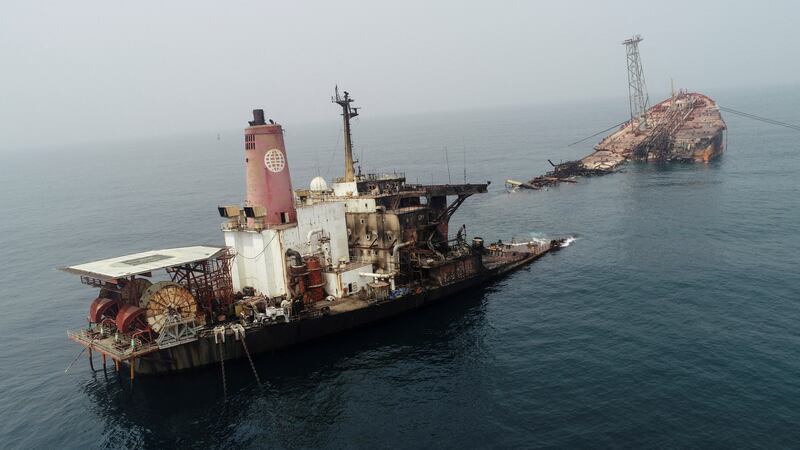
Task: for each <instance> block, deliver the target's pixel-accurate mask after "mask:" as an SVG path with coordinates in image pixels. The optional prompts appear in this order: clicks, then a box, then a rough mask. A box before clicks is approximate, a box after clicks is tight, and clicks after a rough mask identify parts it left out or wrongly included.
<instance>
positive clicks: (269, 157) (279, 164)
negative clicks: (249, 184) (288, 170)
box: [264, 148, 286, 173]
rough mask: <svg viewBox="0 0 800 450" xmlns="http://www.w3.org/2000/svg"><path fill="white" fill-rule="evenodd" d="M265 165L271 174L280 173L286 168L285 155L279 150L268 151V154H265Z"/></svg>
mask: <svg viewBox="0 0 800 450" xmlns="http://www.w3.org/2000/svg"><path fill="white" fill-rule="evenodd" d="M264 165H265V166H267V169H269V171H270V172H275V173H278V172H280V171H282V170H283V168H284V167H286V158H284V157H283V153H281V151H280V150H278V149H277V148H273V149H270V150H267V153H265V154H264Z"/></svg>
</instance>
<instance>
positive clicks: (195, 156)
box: [0, 87, 800, 449]
mask: <svg viewBox="0 0 800 450" xmlns="http://www.w3.org/2000/svg"><path fill="white" fill-rule="evenodd" d="M353 89H356V88H355V87H353ZM355 93H356V96H357V91H356V92H355ZM706 93H707V94H709V95H711V96H712V97H714V98H715V99H716V100H717V101H718V102H719V103H720V104H721V105H724V106H728V107H731V108H736V109H739V110H743V111H747V112H750V113H754V114H759V115H762V116H767V117H771V118H774V119H778V120H782V121H786V122H791V123H800V109H798V108H797V105H798V104H800V89H797V88H794V89H763V90H758V89H749V90H738V91H734V90H730V91H719V92H706ZM357 98H358V97H357ZM320 101H321V102H325V101H326V99H324V98H323V99H320ZM360 103H362V104H363V105H364V106H368V104H367V103H368V100H367V99H361V102H360ZM626 107H627V103H626V100H625V99H624V98H623V99H619V100H615V101H605V102H596V103H586V104H569V105H559V106H553V107H545V106H531V107H519V108H503V109H497V110H490V111H472V112H463V113H438V114H429V115H420V116H414V117H411V116H407V117H397V118H370V117H369V116H368V115H367V114H365V115H363V116H362V117H360V118H359V119H358V120H359V121H358V122H357V123H356V125H355V129H354V133H355V139H354V140H355V144H356V147H357V149H358V150H357V153H361V152H362V151H363V159H362V160H363V165H364V167H365V170H367V169H373V168H374V169H383V170H391V169H396V170H398V171H404V172H406V174H407V177H408V179H409V181H412V182H415V181H420V182H430V181H431V180H433V181H435V182H440V183H441V182H447V180H448V173H447V167H446V165H445V157H444V148H445V147H447V148H448V156H449V160H450V172H451V174H450V178H451V179H452V180H453V182H460V181H462V180H463V177H464V171H463V160H464V159H466V163H467V178H468V179H469V180H470V181H475V182H477V181H485V180H491V181H492V185H491V186H490V192H489V193H488V194H486V195H482V196H477V197H475V198H471V199H470V200H468V201H467V202H466V203H465V204H464V206H463V207H462V208H461V210H460V211H459V213H458V214H457V215H456V216H455V217H454V219H453V221H452V222H451V223H452V224H453V226H454V227H456V226H458V225H460V224H461V223H466V224H467V231H468V235H480V236H484V237H485V238H487V239H491V240H494V239H497V238H503V239H508V238H511V237H517V238H520V239H521V238H526V237H530V236H541V235H557V234H559V235H561V234H568V235H573V236H576V237H577V240H576V241H575V242H573V243H572V245H570V246H569V247H568V248H566V249H564V250H563V251H561V252H558V253H555V254H552V255H548V256H547V257H545V258H543V259H541V260H539V261H538V262H536V263H535V264H533V265H532V266H530V267H529V268H526V269H524V270H521V271H519V272H516V273H515V274H513V275H511V276H509V277H507V278H505V279H502V280H500V281H498V282H496V283H494V284H492V285H490V286H486V287H485V288H483V289H480V290H476V291H474V292H470V293H468V294H465V295H463V296H460V297H458V298H452V299H450V300H449V301H447V302H444V303H441V304H439V305H435V306H432V307H430V308H426V309H424V310H422V311H420V312H418V313H415V314H411V315H407V316H403V317H399V318H396V319H393V320H390V321H388V322H384V323H381V324H379V325H376V326H372V327H369V328H366V329H362V330H359V331H356V332H353V333H350V334H346V335H342V336H337V337H333V338H330V339H326V340H324V341H321V342H316V343H314V344H311V345H306V346H302V347H298V348H295V349H292V350H290V351H287V352H282V353H279V354H276V355H275V356H271V357H259V358H258V359H256V361H255V363H256V367H257V368H258V371H259V373H260V375H261V378H262V380H263V381H264V383H265V385H266V389H265V390H264V392H263V393H262V392H259V390H258V389H257V387H256V385H255V382H254V380H253V376H252V373H251V372H250V369H249V367H248V366H247V364H246V362H245V363H242V364H228V365H226V368H227V369H228V401H227V402H223V394H222V386H221V380H220V374H219V370H218V368H214V369H212V370H206V371H201V372H197V373H191V374H184V375H180V376H175V377H167V378H151V379H146V378H141V379H138V380H137V381H136V383H135V385H134V387H133V389H131V388H130V387H129V385H128V382H127V380H125V381H124V382H119V381H118V380H117V378H116V376H115V375H114V374H113V372H109V373H108V375H107V376H105V375H104V374H103V373H102V372H99V373H94V374H93V373H92V372H91V371H90V370H89V368H88V364H87V362H86V358H85V356H84V357H83V358H82V359H81V360H80V361H79V362H78V363H77V364H76V365H75V366H74V367H73V368H72V369H71V370H70V372H69V373H68V374H66V375H65V374H64V369H65V368H66V366H67V365H68V364H69V362H70V361H71V360H72V359H73V358H74V357H75V356H76V355H77V353H78V352H79V350H80V347H79V346H77V345H75V344H74V343H72V342H70V341H68V340H67V338H66V335H65V330H66V329H68V328H75V327H80V326H82V325H83V323H84V320H85V316H86V312H87V308H88V305H89V302H90V301H91V300H92V299H93V298H94V295H95V294H96V292H95V291H94V290H93V289H91V288H89V287H86V286H83V285H81V284H80V283H79V282H78V279H77V278H76V277H74V276H72V275H69V274H65V273H62V272H59V271H57V270H55V268H57V267H61V266H64V265H68V264H75V263H81V262H86V261H89V260H92V259H94V258H103V257H110V256H117V255H119V254H124V253H129V252H137V251H142V250H147V249H151V248H160V247H170V246H183V245H192V244H197V243H205V244H221V243H222V236H221V233H220V232H219V224H220V219H219V217H218V216H217V212H216V206H217V205H218V204H225V203H239V202H240V201H241V200H242V198H243V195H244V192H243V191H244V181H243V180H244V176H243V162H242V159H243V156H242V154H243V150H242V138H241V130H229V131H225V130H223V131H220V133H221V139H220V140H219V141H218V140H217V138H216V137H217V136H216V135H217V132H218V130H209V131H208V132H207V133H205V134H196V135H188V136H178V137H170V138H153V139H143V140H140V141H136V142H109V143H105V144H91V145H86V146H82V147H69V148H61V147H58V146H57V145H56V144H54V145H53V146H52V147H48V148H44V149H42V150H40V151H35V152H34V151H26V152H17V153H14V154H10V155H3V164H2V165H1V166H0V187H2V189H0V200H1V201H2V205H3V211H4V217H3V219H2V220H1V221H0V248H2V249H3V252H4V267H3V270H2V275H0V293H2V305H3V312H2V314H0V338H1V339H2V345H0V437H2V441H1V442H0V447H3V448H48V449H50V448H124V447H127V448H130V447H166V448H217V447H222V448H232V447H237V448H240V447H245V448H254V447H338V448H342V447H344V448H353V447H360V448H386V447H418V448H429V447H449V448H456V447H495V448H520V447H523V448H524V447H570V448H575V447H634V448H635V447H671V448H684V447H769V448H774V447H797V446H798V442H800V275H798V262H799V261H800V257H799V256H798V255H800V182H798V175H797V174H798V173H800V144H798V143H799V142H800V134H798V133H797V132H795V131H792V130H789V129H785V128H779V127H774V126H770V125H766V124H763V123H760V122H754V121H750V120H747V119H741V118H739V117H736V116H731V115H727V116H725V119H726V121H727V123H728V126H729V134H728V148H727V151H726V153H725V154H724V156H723V157H722V158H721V159H720V160H718V161H715V162H713V163H712V164H709V165H680V164H676V165H670V166H666V167H658V166H654V165H646V164H631V165H628V166H626V167H625V169H624V170H623V172H621V173H618V174H614V175H610V176H607V177H602V178H594V179H584V180H581V182H580V183H579V184H577V185H564V186H561V187H558V188H554V189H550V190H549V191H546V192H518V193H510V194H509V193H507V192H505V190H504V187H503V184H504V183H503V182H504V180H505V179H506V178H516V179H527V178H530V177H532V176H534V175H537V174H540V173H541V172H543V171H544V170H546V169H547V168H548V164H547V161H546V159H547V158H551V159H553V160H559V159H564V160H567V159H573V158H575V157H578V156H582V155H583V154H586V153H588V151H589V149H590V148H591V145H593V143H594V142H593V140H590V141H589V142H586V143H585V144H584V145H582V146H577V147H571V148H567V147H565V145H564V144H565V143H568V142H572V141H574V140H577V139H579V138H581V137H584V136H587V135H589V134H592V133H593V132H595V131H597V130H600V129H603V128H606V127H607V126H609V125H610V124H613V123H615V122H617V121H620V120H622V119H623V118H624V117H625V116H626V114H627V110H626ZM365 111H366V110H365ZM279 113H280V112H279V111H268V112H267V114H268V115H269V116H271V117H273V118H274V119H276V120H278V121H280V114H279ZM249 114H250V112H249V111H241V115H242V126H243V127H244V126H246V121H247V119H248V116H249ZM284 126H285V127H286V129H287V134H286V144H287V150H288V153H289V163H290V167H291V170H292V174H293V180H294V183H295V188H298V187H302V186H307V185H308V182H309V181H310V179H311V178H312V177H313V176H315V175H316V174H318V173H319V174H321V175H323V176H325V177H326V178H328V179H330V178H331V177H332V176H334V175H337V176H338V175H339V173H340V172H341V167H342V163H341V161H342V156H341V150H340V142H341V140H340V138H338V135H339V130H340V126H339V122H338V116H337V114H336V108H335V107H334V106H333V105H332V106H331V119H330V121H329V122H328V123H325V124H316V125H299V124H298V125H295V124H292V123H284ZM45 137H46V138H48V139H50V137H47V136H45ZM598 139H599V137H598ZM464 155H465V156H466V158H464Z"/></svg>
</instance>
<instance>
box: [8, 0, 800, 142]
mask: <svg viewBox="0 0 800 450" xmlns="http://www.w3.org/2000/svg"><path fill="white" fill-rule="evenodd" d="M798 21H800V4H798V3H797V2H789V1H785V2H783V1H765V2H748V4H743V2H732V1H727V2H722V1H720V2H703V1H688V2H684V1H669V2H641V1H640V2H613V3H612V2H599V1H598V2H592V1H586V2H577V1H554V0H550V1H543V2H535V1H526V2H522V1H519V2H516V1H515V2H512V1H508V2H504V1H495V2H487V1H483V2H468V1H452V2H451V1H447V2H445V1H427V2H413V1H401V2H378V1H369V2H367V1H365V2H351V1H336V2H334V1H327V2H304V1H282V2H272V1H266V0H262V1H254V2H236V1H225V2H223V1H198V0H192V1H166V0H162V1H157V2H155V1H154V2H150V1H129V2H122V1H114V0H101V1H79V0H76V1H52V2H38V1H30V0H26V1H16V0H11V1H9V0H3V2H2V5H1V7H0V61H2V70H0V81H1V82H2V83H1V84H0V86H2V98H0V150H14V149H21V148H25V147H30V146H38V145H42V144H43V143H44V144H46V143H47V142H50V143H52V142H53V139H57V140H58V141H61V142H64V143H68V144H72V143H80V142H87V141H97V140H106V139H113V138H129V137H136V136H152V135H163V134H178V133H186V132H194V131H208V132H216V130H228V129H234V128H241V127H243V126H245V125H246V124H245V121H246V120H247V118H248V115H249V111H250V110H251V109H253V108H254V107H263V108H264V109H266V110H267V114H268V115H269V116H270V117H273V118H275V119H277V120H279V121H280V122H282V123H284V124H286V125H289V124H291V123H299V122H311V121H319V120H323V119H331V117H332V115H335V114H336V108H335V107H334V106H333V105H331V104H329V103H328V102H329V99H330V95H331V93H332V90H333V85H334V84H335V83H339V85H340V86H341V87H343V88H345V89H348V90H350V91H351V92H352V93H353V94H354V96H355V97H356V98H357V99H358V102H359V104H361V105H363V106H364V112H365V113H368V114H371V115H374V116H379V115H380V116H385V115H391V114H403V113H410V112H413V111H415V110H422V111H429V110H434V111H435V110H451V109H464V108H478V107H481V106H482V105H488V106H500V105H511V104H528V103H548V102H557V101H570V102H576V101H577V102H579V101H582V100H587V101H591V100H592V99H597V98H608V97H617V96H619V97H624V96H625V95H627V87H626V68H625V55H624V50H623V47H622V46H621V45H620V42H621V41H622V40H623V39H625V38H627V37H629V36H630V35H632V34H635V33H640V34H642V36H643V37H644V38H645V40H644V42H643V43H642V44H641V50H642V60H643V63H644V69H645V76H646V79H647V82H648V85H649V88H650V92H651V97H652V98H654V99H656V98H659V97H662V96H664V95H666V94H667V93H668V91H669V83H670V81H669V80H670V77H672V78H674V79H675V80H676V84H677V85H678V86H679V87H686V88H689V89H691V90H701V91H702V90H713V89H719V88H724V87H732V86H753V85H796V84H798V83H800V58H798V56H797V55H798V51H800V50H799V49H800V37H798V35H800V33H798V32H797V29H796V28H797V26H798ZM577 106H579V105H577ZM612 122H613V120H612ZM43 141H45V142H43Z"/></svg>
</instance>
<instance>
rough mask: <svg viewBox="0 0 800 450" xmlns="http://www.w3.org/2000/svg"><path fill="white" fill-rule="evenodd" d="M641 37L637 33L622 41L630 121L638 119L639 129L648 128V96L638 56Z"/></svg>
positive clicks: (640, 60)
mask: <svg viewBox="0 0 800 450" xmlns="http://www.w3.org/2000/svg"><path fill="white" fill-rule="evenodd" d="M640 42H642V37H641V36H639V35H638V34H637V35H635V36H633V37H632V38H630V39H626V40H624V41H622V45H624V46H625V54H626V56H627V61H628V102H629V103H630V109H631V122H634V121H638V122H639V123H638V126H639V129H640V130H643V129H645V128H648V126H649V124H648V121H647V107H648V106H649V103H650V98H649V97H648V95H647V85H646V84H645V82H644V70H643V69H642V58H641V57H640V56H639V43H640Z"/></svg>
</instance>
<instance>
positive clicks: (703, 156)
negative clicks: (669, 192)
mask: <svg viewBox="0 0 800 450" xmlns="http://www.w3.org/2000/svg"><path fill="white" fill-rule="evenodd" d="M726 128H727V127H726V125H725V121H724V120H723V119H722V115H721V114H720V111H719V107H718V106H717V104H716V102H714V100H712V99H711V98H709V97H708V96H705V95H703V94H700V93H696V92H691V93H689V92H681V93H679V94H678V95H675V96H673V97H670V98H668V99H666V100H664V101H662V102H660V103H658V104H657V105H655V106H653V107H652V108H650V109H648V110H647V114H646V115H645V116H644V117H643V118H639V119H638V120H631V121H629V122H626V123H625V124H623V125H622V126H621V127H620V128H619V129H618V130H617V131H615V132H614V133H612V134H610V135H608V136H607V137H605V138H604V139H603V140H602V141H600V143H599V144H597V145H596V146H595V148H594V150H595V151H594V153H592V154H591V155H588V156H586V157H584V158H583V159H581V164H582V166H583V167H585V168H587V169H606V170H610V169H613V168H614V167H616V166H618V165H620V164H622V163H623V162H625V161H627V160H642V161H656V162H664V161H693V162H708V161H710V160H712V159H714V158H716V157H717V156H719V155H721V154H722V152H723V151H724V149H725V144H724V140H725V139H724V136H725V130H726Z"/></svg>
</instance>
